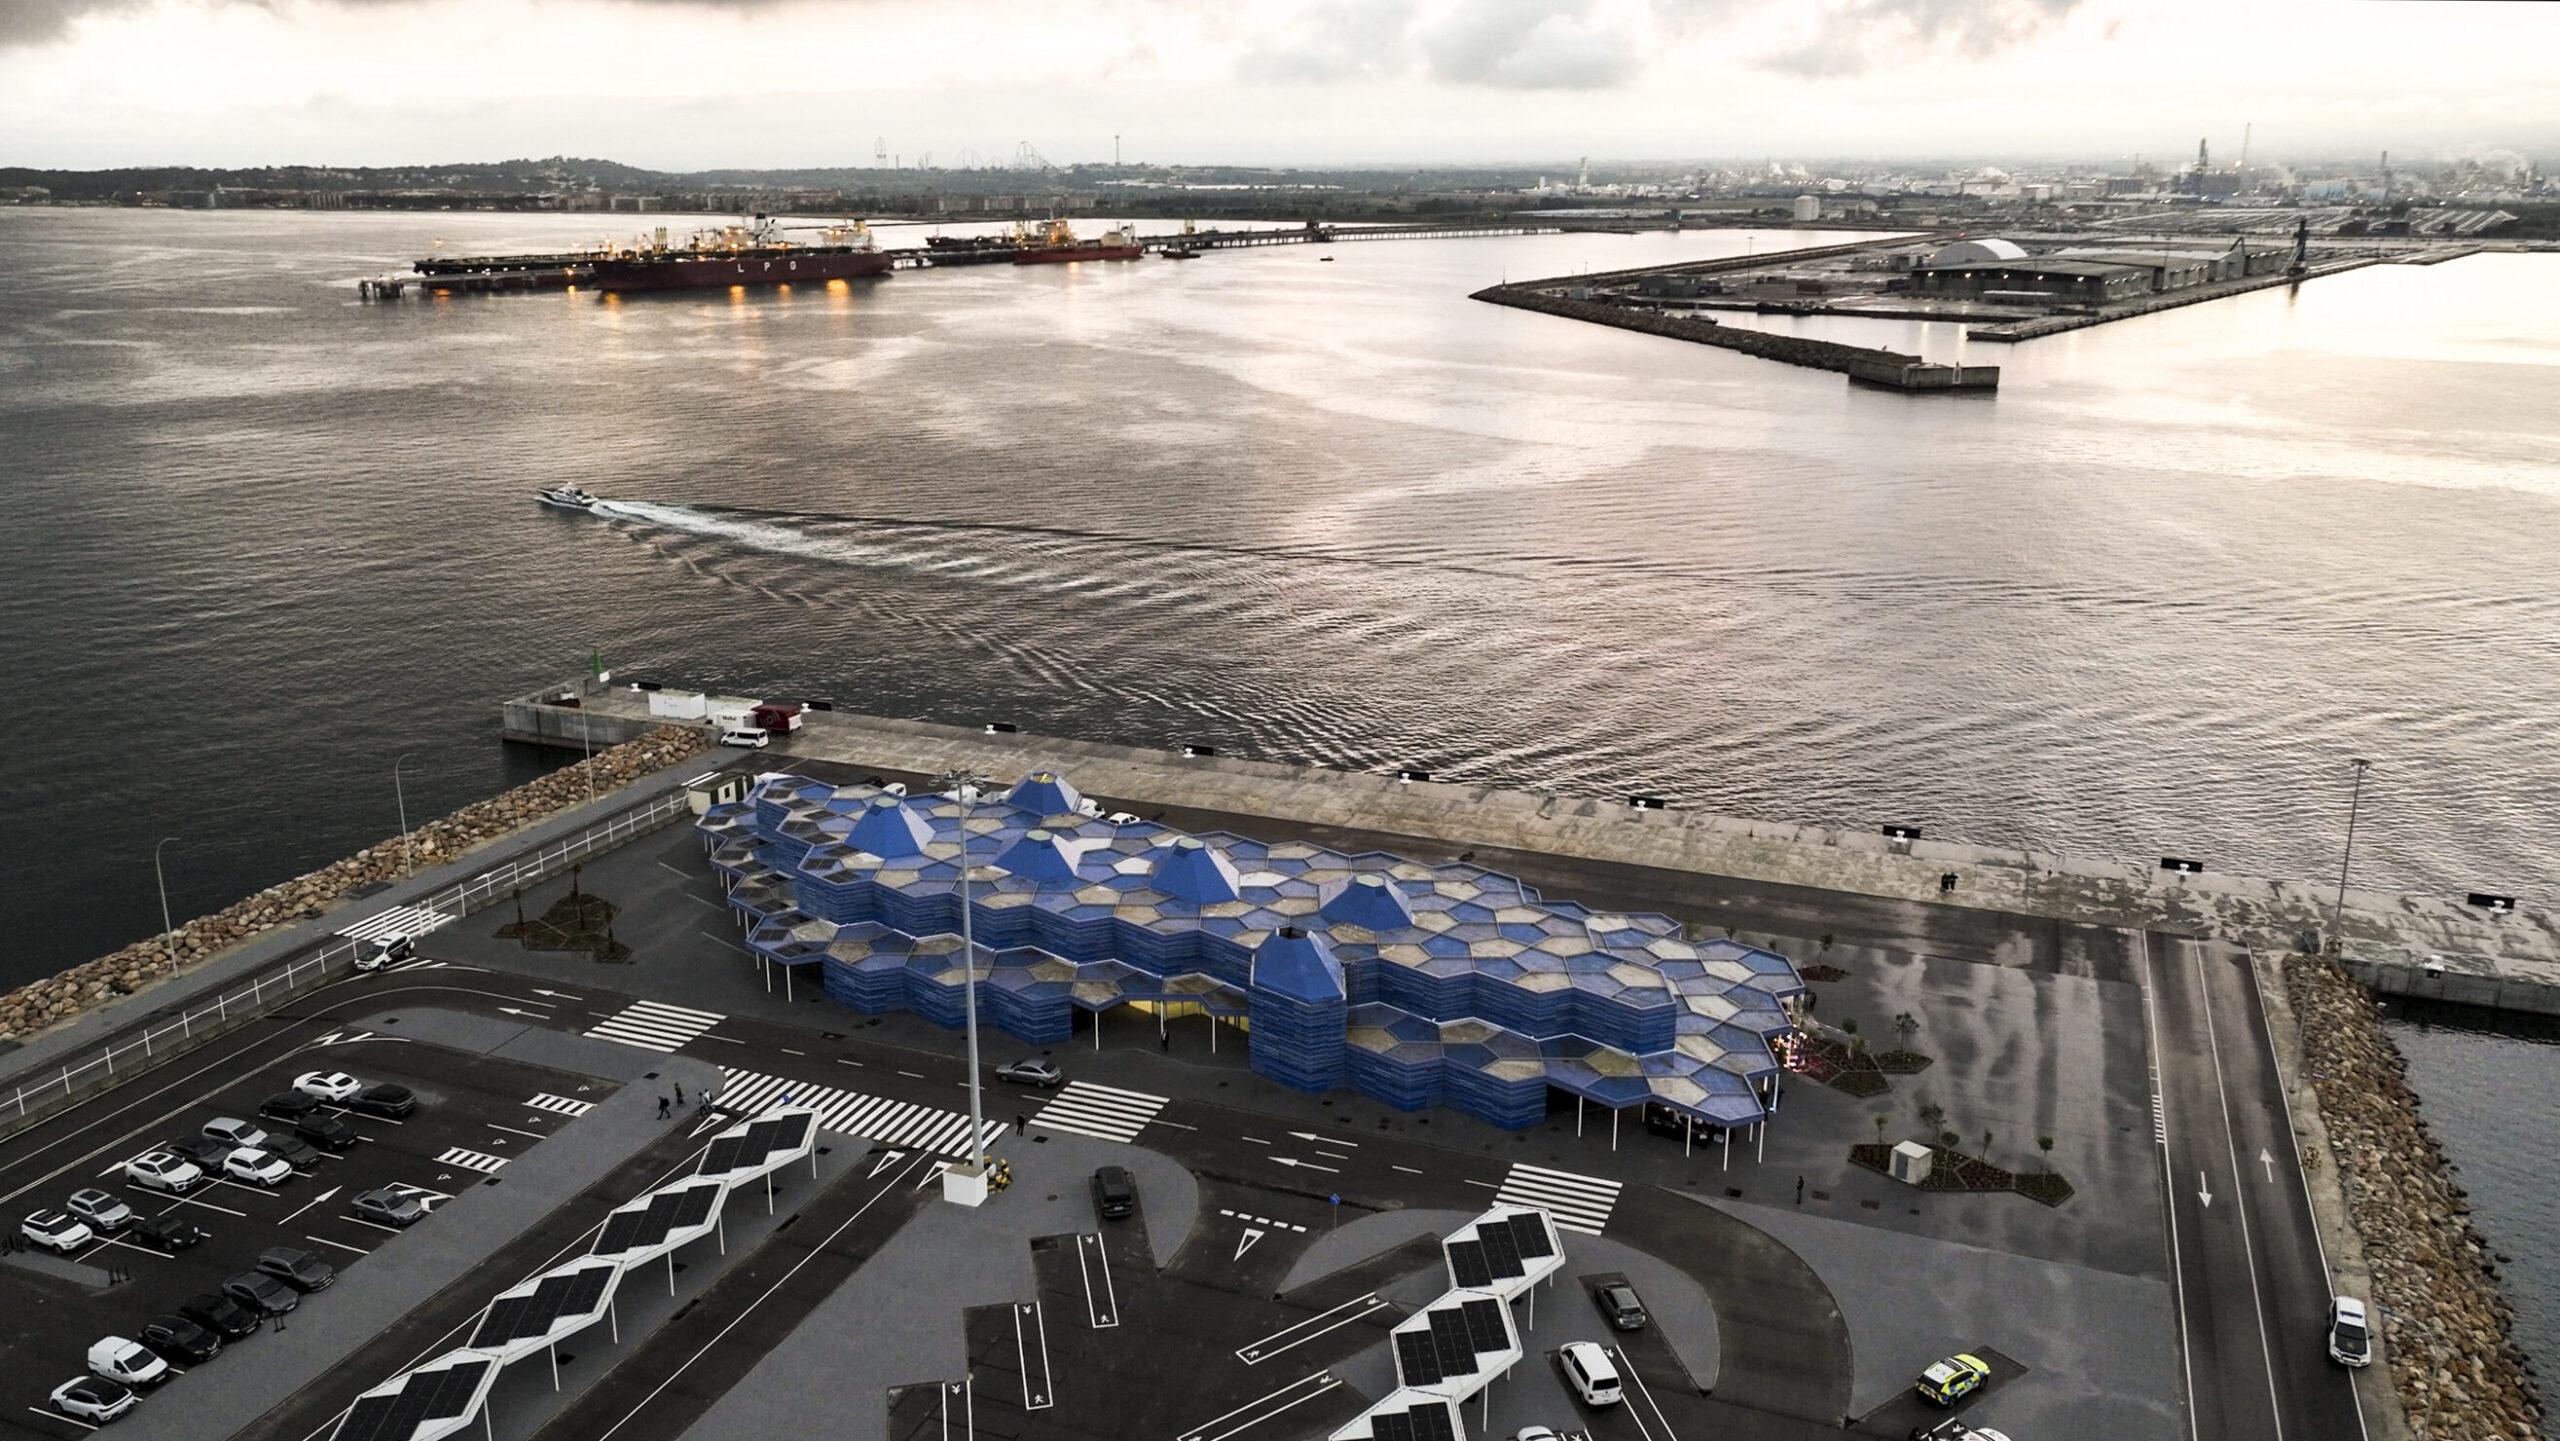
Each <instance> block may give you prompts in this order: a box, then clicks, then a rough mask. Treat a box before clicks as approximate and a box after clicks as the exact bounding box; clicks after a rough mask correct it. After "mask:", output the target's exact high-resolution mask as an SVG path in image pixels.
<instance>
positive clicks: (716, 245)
mask: <svg viewBox="0 0 2560 1441" xmlns="http://www.w3.org/2000/svg"><path fill="white" fill-rule="evenodd" d="M895 263H896V262H895V261H893V260H892V259H891V258H890V257H889V256H887V255H884V254H882V253H881V251H880V249H879V248H878V247H877V246H876V245H874V244H873V243H872V239H871V230H870V227H868V226H866V225H863V224H862V223H861V222H859V221H857V222H855V223H853V224H851V225H831V226H827V227H825V228H824V229H823V230H821V231H820V232H819V235H818V237H817V241H816V243H814V244H803V243H800V242H798V241H792V240H785V239H783V238H782V227H781V226H780V225H779V224H777V223H775V222H774V220H773V219H772V217H770V216H764V215H759V216H757V217H756V218H755V220H754V222H753V223H751V224H745V225H724V226H721V227H719V228H718V229H716V230H704V231H697V232H696V233H695V234H694V236H693V239H692V240H690V241H688V242H687V243H685V244H683V245H681V246H670V245H669V244H667V232H666V229H665V227H663V226H661V227H660V228H659V230H658V234H657V239H656V240H655V242H654V243H651V244H645V245H640V246H635V247H633V248H631V249H627V250H618V251H615V252H614V253H612V254H611V255H606V256H601V257H599V258H598V259H597V260H596V262H595V270H594V281H595V285H596V288H597V289H599V290H605V291H634V290H701V289H706V288H718V287H725V286H732V285H819V284H824V283H825V282H827V281H830V280H852V279H858V278H860V277H862V276H866V275H880V274H884V273H886V272H887V271H888V270H889V269H890V268H891V267H892V266H893V265H894V264H895Z"/></svg>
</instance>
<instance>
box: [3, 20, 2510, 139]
mask: <svg viewBox="0 0 2560 1441" xmlns="http://www.w3.org/2000/svg"><path fill="white" fill-rule="evenodd" d="M2555 56H2560V5H2545V4H2470V3H2447V4H2411V3H2373V0H2364V3H2323V4H2283V3H2262V0H2238V3H2233V0H2213V3H2200V0H1803V3H1789V4H1761V3H1754V0H1313V3H1299V0H1264V3H1247V0H1190V3H1155V0H1113V3H1086V0H930V3H927V0H0V164H19V165H48V166H75V167H89V166H109V165H128V164H208V165H249V164H261V163H269V162H289V161H305V162H315V163H334V164H393V163H409V162H428V161H440V160H466V159H499V158H505V157H509V156H519V155H551V154H571V155H587V156H601V157H607V158H612V159H617V160H622V161H625V162H628V163H631V164H635V165H643V166H649V167H654V168H662V169H693V168H703V167H714V166H808V165H847V164H868V163H870V161H871V156H872V153H873V150H874V147H875V145H876V144H880V143H885V144H886V146H887V148H888V149H890V150H891V151H893V152H896V153H897V154H898V155H899V156H901V157H903V158H904V159H905V160H906V161H908V162H910V163H912V162H913V161H915V160H917V159H918V158H920V157H922V156H925V155H930V156H931V158H932V160H933V161H934V162H935V163H937V164H943V165H951V164H958V163H965V162H967V161H969V160H972V159H974V160H975V161H976V162H977V163H981V164H985V163H993V162H996V161H999V160H1002V159H1005V158H1008V157H1010V156H1012V155H1013V154H1014V152H1015V149H1016V147H1017V146H1018V145H1019V144H1021V143H1022V142H1025V141H1028V142H1030V143H1031V144H1032V145H1034V146H1036V147H1037V148H1038V149H1039V150H1040V151H1041V153H1042V154H1044V155H1045V156H1046V157H1047V158H1049V159H1050V160H1052V161H1054V162H1058V163H1062V164H1063V163H1067V162H1071V161H1078V160H1085V161H1093V160H1109V159H1110V158H1111V155H1112V144H1113V137H1114V136H1115V135H1117V136H1120V137H1123V138H1122V141H1121V144H1122V146H1123V151H1124V153H1125V154H1126V156H1127V157H1128V158H1129V159H1131V160H1133V161H1135V160H1149V161H1159V162H1177V163H1202V162H1216V161H1227V162H1236V163H1249V164H1289V163H1307V164H1325V163H1359V162H1376V163H1398V162H1418V163H1430V162H1465V161H1499V160H1512V161H1524V162H1532V163H1536V162H1545V161H1548V160H1551V159H1559V158H1564V157H1572V156H1579V155H1585V154H1588V155H1592V156H1596V157H1621V158H1666V159H1679V158H1718V157H1761V156H1779V157H1799V158H1802V157H1823V156H1838V155H1881V156H1891V155H1917V156H1960V155H1985V156H2010V157H2027V156H2050V155H2083V154H2085V155H2090V156H2126V155H2131V154H2136V153H2140V154H2147V155H2152V156H2159V157H2164V158H2167V157H2175V156H2184V155H2191V154H2192V153H2193V151H2194V147H2195V142H2196V140H2197V138H2198V137H2200V136H2210V137H2212V138H2213V140H2214V143H2215V147H2216V150H2217V153H2218V154H2230V155H2236V153H2237V152H2238V149H2239V145H2240V138H2241V127H2242V126H2243V125H2244V124H2250V123H2254V125H2255V127H2256V147H2257V148H2256V151H2255V153H2256V154H2257V155H2259V156H2262V157H2266V158H2271V159H2282V158H2284V157H2286V156H2300V155H2305V154H2314V153H2317V154H2336V153H2364V152H2368V151H2372V150H2377V149H2383V148H2388V149H2390V150H2392V151H2394V152H2395V153H2396V154H2397V155H2400V156H2406V157H2409V158H2411V159H2418V158H2423V157H2426V156H2428V155H2439V154H2444V155H2449V154H2460V153H2466V152H2472V151H2480V150H2487V149H2492V148H2503V149H2512V150H2520V151H2523V152H2525V153H2527V154H2531V155H2540V156H2543V157H2545V158H2546V161H2548V160H2549V159H2552V158H2560V82H2555V81H2554V78H2553V76H2554V74H2555Z"/></svg>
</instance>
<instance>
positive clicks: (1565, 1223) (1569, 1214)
mask: <svg viewBox="0 0 2560 1441" xmlns="http://www.w3.org/2000/svg"><path fill="white" fill-rule="evenodd" d="M1493 1198H1494V1199H1495V1200H1497V1201H1500V1202H1501V1203H1502V1204H1504V1205H1506V1206H1537V1207H1539V1208H1541V1209H1543V1210H1545V1211H1546V1213H1547V1214H1548V1215H1550V1216H1553V1217H1554V1218H1555V1222H1556V1226H1557V1228H1558V1229H1559V1230H1565V1231H1580V1232H1581V1233H1583V1234H1584V1235H1586V1236H1597V1235H1599V1234H1600V1233H1601V1231H1603V1230H1604V1229H1606V1228H1607V1226H1608V1224H1609V1213H1610V1212H1612V1211H1614V1210H1616V1209H1617V1208H1618V1183H1617V1182H1616V1181H1604V1180H1602V1179H1600V1178H1599V1177H1597V1176H1577V1175H1575V1174H1574V1173H1573V1172H1571V1171H1550V1170H1548V1169H1547V1168H1546V1167H1544V1166H1526V1165H1521V1164H1520V1163H1518V1162H1514V1163H1512V1167H1511V1174H1510V1175H1508V1176H1505V1177H1504V1178H1503V1180H1502V1189H1501V1190H1499V1191H1496V1192H1494V1195H1493Z"/></svg>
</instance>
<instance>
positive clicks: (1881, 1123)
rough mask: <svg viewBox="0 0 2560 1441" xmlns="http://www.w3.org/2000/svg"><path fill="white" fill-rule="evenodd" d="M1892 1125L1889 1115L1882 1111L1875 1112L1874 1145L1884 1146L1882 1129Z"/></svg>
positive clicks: (1891, 1118)
mask: <svg viewBox="0 0 2560 1441" xmlns="http://www.w3.org/2000/svg"><path fill="white" fill-rule="evenodd" d="M1892 1124H1893V1117H1892V1116H1891V1115H1889V1114H1887V1113H1885V1112H1883V1111H1878V1112H1876V1144H1877V1145H1879V1146H1881V1145H1883V1144H1884V1128H1885V1127H1887V1126H1889V1125H1892Z"/></svg>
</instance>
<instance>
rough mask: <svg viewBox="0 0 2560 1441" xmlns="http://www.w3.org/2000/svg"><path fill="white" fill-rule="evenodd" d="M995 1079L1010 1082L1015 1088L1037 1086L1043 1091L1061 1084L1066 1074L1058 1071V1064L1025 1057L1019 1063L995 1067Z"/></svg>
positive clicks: (1037, 1057) (1014, 1062)
mask: <svg viewBox="0 0 2560 1441" xmlns="http://www.w3.org/2000/svg"><path fill="white" fill-rule="evenodd" d="M996 1079H997V1080H999V1081H1011V1082H1013V1083H1014V1084H1015V1085H1017V1086H1038V1087H1041V1088H1043V1089H1045V1088H1047V1087H1050V1086H1055V1085H1059V1084H1062V1083H1063V1082H1064V1081H1065V1080H1066V1079H1067V1075H1066V1072H1064V1071H1061V1070H1059V1069H1058V1063H1057V1062H1055V1061H1051V1060H1045V1059H1043V1058H1041V1057H1039V1056H1025V1057H1023V1058H1022V1059H1021V1060H1019V1061H1007V1062H1005V1063H1004V1064H1003V1065H1001V1066H998V1067H996Z"/></svg>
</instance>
